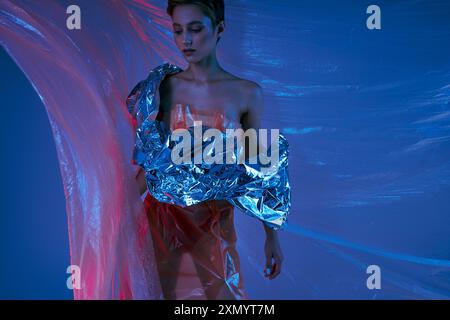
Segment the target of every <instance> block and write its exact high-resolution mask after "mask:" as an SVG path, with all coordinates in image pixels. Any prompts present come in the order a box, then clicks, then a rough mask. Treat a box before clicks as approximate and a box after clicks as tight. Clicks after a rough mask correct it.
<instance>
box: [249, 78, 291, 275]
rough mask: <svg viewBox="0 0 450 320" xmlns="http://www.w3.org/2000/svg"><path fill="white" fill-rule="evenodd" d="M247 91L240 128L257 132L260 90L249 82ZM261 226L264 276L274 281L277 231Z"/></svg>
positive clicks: (261, 103) (278, 256)
mask: <svg viewBox="0 0 450 320" xmlns="http://www.w3.org/2000/svg"><path fill="white" fill-rule="evenodd" d="M248 90H249V93H248V96H249V99H248V104H247V110H246V112H245V113H244V114H243V116H242V118H241V123H242V128H243V129H244V130H247V129H249V128H253V129H255V130H258V129H260V126H261V115H262V113H263V109H264V99H263V93H262V88H261V87H260V86H259V85H258V84H256V83H253V82H250V85H249V89H248ZM261 143H264V142H258V152H262V151H263V150H264V148H265V147H264V146H263V145H261ZM248 157H249V148H248V145H247V144H246V145H245V159H248ZM262 224H263V226H264V231H265V233H266V240H265V244H264V253H265V256H266V262H265V267H264V274H265V276H266V277H267V278H268V279H274V278H275V277H276V276H278V275H279V274H280V272H281V263H282V261H283V253H282V251H281V246H280V241H279V239H278V233H277V231H276V230H274V229H272V228H270V227H269V226H267V225H266V224H265V223H264V221H263V222H262Z"/></svg>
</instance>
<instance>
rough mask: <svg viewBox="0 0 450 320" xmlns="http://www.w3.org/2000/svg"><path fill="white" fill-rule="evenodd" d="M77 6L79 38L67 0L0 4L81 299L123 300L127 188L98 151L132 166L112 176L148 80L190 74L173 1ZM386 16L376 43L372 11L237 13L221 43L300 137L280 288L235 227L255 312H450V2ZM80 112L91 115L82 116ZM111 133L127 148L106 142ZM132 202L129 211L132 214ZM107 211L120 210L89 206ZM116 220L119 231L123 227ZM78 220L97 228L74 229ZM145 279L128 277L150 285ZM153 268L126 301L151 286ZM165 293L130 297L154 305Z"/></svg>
mask: <svg viewBox="0 0 450 320" xmlns="http://www.w3.org/2000/svg"><path fill="white" fill-rule="evenodd" d="M78 3H79V5H80V6H81V8H82V14H83V13H84V15H83V22H82V25H83V28H84V29H83V31H82V32H78V31H69V30H67V29H65V28H64V25H65V21H64V19H65V16H66V14H65V10H66V8H67V6H69V5H70V4H72V3H71V2H69V1H45V0H44V1H20V0H15V1H8V0H2V1H1V2H0V30H1V33H0V41H1V44H2V46H4V47H5V49H6V50H7V51H8V53H9V54H10V55H11V57H13V59H14V60H15V61H16V62H17V64H18V65H19V66H20V67H21V69H22V70H23V72H24V73H25V74H26V75H27V77H28V78H29V79H30V82H31V83H32V84H33V85H34V87H35V88H36V91H37V93H38V94H39V95H40V97H41V99H42V100H43V103H44V105H45V107H46V109H47V111H48V113H49V118H50V121H51V123H52V128H53V130H54V134H55V142H56V146H57V148H58V155H59V158H60V162H61V172H62V176H63V179H64V181H63V182H64V185H65V190H66V197H67V203H68V217H69V226H70V228H71V231H70V237H71V255H72V259H73V261H74V263H81V264H84V265H85V266H86V267H88V268H87V269H85V270H86V271H85V273H84V274H85V275H90V279H91V280H93V281H92V282H91V284H90V285H88V286H87V287H85V289H89V290H86V291H78V292H75V297H76V298H99V297H103V298H119V296H120V295H119V292H120V291H121V290H120V289H119V286H117V281H115V280H116V279H117V277H116V276H113V275H114V274H117V273H116V272H113V271H111V270H118V269H117V266H116V265H115V264H117V263H118V261H117V259H116V257H117V256H118V254H117V253H118V250H116V249H114V248H113V247H114V246H113V245H109V243H111V244H112V242H111V241H109V240H117V239H119V237H118V234H117V233H114V232H111V231H116V232H117V228H115V229H113V228H111V227H109V226H108V224H109V223H108V221H112V220H111V219H110V217H109V214H108V219H105V218H104V217H105V216H106V215H107V211H106V209H105V206H107V207H108V208H119V207H120V204H119V205H118V204H117V202H120V201H122V200H120V197H117V195H123V194H125V193H123V190H121V193H119V192H118V191H117V192H116V190H115V189H116V188H111V186H115V185H116V184H117V181H120V179H117V177H114V178H112V177H111V180H107V181H108V182H111V183H109V184H108V183H103V181H104V179H109V178H108V177H107V176H108V175H109V174H110V173H109V171H108V169H111V168H113V167H114V166H113V164H111V163H109V162H108V161H106V163H104V162H102V163H101V166H100V165H99V164H98V163H97V165H98V166H99V169H98V170H97V168H95V169H93V168H92V167H91V166H95V165H96V163H95V162H94V161H93V160H95V154H96V153H95V151H96V150H105V148H106V146H110V147H109V148H110V149H111V151H113V150H114V149H113V148H114V143H100V142H99V141H100V140H103V142H108V141H123V143H120V147H117V149H116V151H118V150H119V149H121V148H122V149H121V150H120V151H121V152H122V151H123V155H124V159H123V160H122V161H118V160H117V159H115V160H114V163H116V164H117V163H122V164H123V167H122V164H121V165H120V166H119V169H117V168H116V169H117V171H116V172H119V171H121V170H124V171H126V170H127V169H124V168H125V167H127V166H128V165H129V160H130V159H131V154H130V152H129V148H132V140H133V138H134V137H133V130H132V128H131V125H130V123H129V121H128V120H125V118H127V117H128V114H127V112H126V110H125V107H124V105H123V102H124V99H125V98H126V96H127V94H128V93H129V90H130V89H131V88H132V87H133V86H134V85H135V84H136V83H137V81H139V80H141V79H143V78H144V77H145V76H146V75H147V73H148V71H149V70H150V69H151V68H152V67H154V66H156V65H158V64H160V63H161V62H163V61H171V62H172V63H175V64H177V65H182V63H183V61H181V59H180V56H179V55H178V54H177V50H176V48H175V47H174V46H173V44H172V39H171V35H170V23H169V21H168V20H167V18H166V16H165V13H164V7H165V4H166V2H165V1H143V0H140V1H137V0H136V1H100V0H98V1H78ZM380 5H381V6H382V9H383V12H385V13H388V15H391V16H392V15H395V17H396V19H390V20H389V23H390V28H388V29H386V30H384V29H383V30H382V31H380V32H378V33H374V32H371V33H368V30H366V29H365V28H364V18H365V16H364V15H365V10H366V7H365V5H364V4H355V2H354V1H341V2H339V8H338V9H337V10H324V8H335V7H336V6H337V4H336V2H335V1H325V0H324V1H321V2H316V1H308V2H300V1H285V2H283V4H280V2H279V1H275V0H267V1H253V0H249V1H244V0H242V1H231V0H230V1H227V18H226V19H227V26H228V30H227V33H229V34H232V35H233V36H232V37H228V36H225V37H223V39H222V40H221V44H220V45H219V58H220V59H221V61H222V62H223V64H224V66H226V67H227V69H228V70H230V71H232V72H234V73H235V74H238V75H241V76H243V77H246V78H250V79H253V80H256V81H258V82H259V83H261V84H262V86H263V88H264V91H265V93H266V106H270V108H267V107H266V111H265V119H263V120H264V121H266V123H267V124H272V126H282V129H283V131H284V132H285V133H286V134H287V135H288V136H289V137H292V138H291V139H290V145H291V157H292V159H293V160H292V161H291V163H294V164H295V165H294V166H291V172H290V174H291V176H292V181H294V182H295V183H293V185H292V187H293V202H292V205H293V209H292V213H291V220H290V227H289V228H288V229H287V230H286V231H287V232H284V233H283V234H282V235H281V237H282V247H283V250H284V254H285V263H284V266H283V270H282V274H281V275H280V277H279V278H278V279H277V280H275V281H271V282H269V281H265V279H264V277H263V276H262V272H261V271H262V266H263V259H264V258H263V256H262V254H263V253H262V250H261V249H262V248H261V247H262V243H261V239H262V237H263V234H262V230H258V229H259V228H258V227H255V222H254V219H251V220H250V218H249V219H245V218H244V216H243V215H236V217H235V218H236V223H237V224H236V231H237V235H238V236H239V242H238V244H237V247H238V250H239V253H240V256H241V270H242V271H243V272H244V275H245V283H246V288H247V289H248V291H249V294H250V296H251V297H253V298H274V297H275V298H288V299H292V298H306V299H311V298H314V299H320V298H339V299H343V298H344V299H345V298H358V299H359V298H368V299H382V298H386V299H392V298H401V299H402V298H406V299H429V298H449V297H450V256H449V252H450V251H449V243H450V241H449V236H448V235H449V234H450V232H449V231H450V229H449V224H448V214H447V213H448V210H449V207H448V190H449V186H450V183H449V181H450V180H449V179H448V176H449V172H450V168H449V165H448V164H449V162H448V159H449V154H448V150H449V148H448V141H449V138H448V137H449V135H450V132H449V128H450V126H449V122H448V119H449V117H448V106H449V104H448V101H449V90H448V83H449V79H450V76H449V75H450V73H449V69H448V65H447V61H448V56H449V55H450V50H449V46H448V41H447V39H448V34H449V25H448V20H449V19H448V12H450V10H449V7H448V2H447V1H435V2H433V4H432V5H430V3H429V2H428V1H416V2H414V3H406V2H404V1H399V2H395V3H394V2H387V1H386V2H382V3H380ZM87 12H89V14H85V13H87ZM63 17H64V18H63ZM385 21H388V20H385ZM383 26H385V25H384V24H383ZM383 28H384V27H383ZM85 31H86V32H85ZM66 90H67V91H66ZM80 100H82V101H84V102H86V101H90V103H88V105H90V106H91V107H92V106H96V108H83V106H85V105H86V104H85V103H83V104H80V102H81V101H80ZM61 106H64V107H61ZM99 113H102V114H101V116H98V114H99ZM79 119H82V120H83V121H79ZM105 119H108V120H105ZM92 122H95V123H94V124H92ZM83 123H84V124H83ZM266 127H270V125H267V126H266ZM92 128H96V130H97V132H98V133H99V134H100V136H99V135H97V136H96V135H93V134H92V132H93V129H92ZM88 130H89V134H87V133H84V134H82V133H83V132H85V131H88ZM112 132H115V134H116V135H117V136H116V137H113V138H112V137H110V135H108V134H107V133H111V135H114V134H112ZM118 132H120V134H119V133H118ZM102 133H103V134H102ZM93 137H94V138H95V139H93ZM96 140H98V141H97V142H95V141H96ZM92 144H95V146H92ZM110 149H108V150H110ZM118 153H120V152H118ZM430 155H433V156H430ZM114 156H117V155H114ZM102 158H103V157H102ZM125 158H126V159H125ZM103 168H105V169H103ZM129 170H136V168H135V167H131V168H130V169H129ZM94 171H95V172H96V174H97V177H96V178H95V181H94V178H93V177H92V175H91V174H92V173H93V172H94ZM110 171H111V170H110ZM123 176H124V177H125V176H128V172H127V173H126V174H124V175H123ZM93 190H95V194H92V193H91V191H93ZM110 190H112V191H113V192H115V193H116V194H115V195H113V194H108V192H109V191H110ZM114 196H116V197H114ZM133 197H135V196H131V197H128V196H127V197H126V198H127V199H129V200H130V203H135V202H134V199H133ZM103 198H104V199H111V200H112V202H109V203H107V202H105V201H94V200H93V199H97V200H101V199H103ZM124 198H125V197H124ZM118 199H119V200H118ZM430 204H431V206H430ZM92 208H95V210H91V209H92ZM132 211H133V210H131V212H132ZM93 212H95V214H91V213H93ZM112 212H115V213H116V215H112V216H113V217H114V221H115V222H117V221H118V220H119V218H118V217H117V216H118V215H120V216H121V217H126V216H127V214H129V213H127V212H125V211H123V212H121V211H119V210H115V209H114V210H112ZM76 214H79V215H80V216H82V217H84V216H85V217H86V218H90V219H80V220H77V221H78V223H75V220H73V217H74V215H76ZM136 216H139V217H140V218H141V216H140V215H139V214H136ZM140 218H139V219H140ZM100 221H106V222H107V223H103V224H102V225H101V226H102V228H103V230H104V231H103V232H102V231H101V230H96V229H95V228H93V229H92V228H91V230H90V229H89V228H88V229H86V230H85V231H83V230H82V228H83V223H86V225H88V226H89V225H91V226H96V225H97V223H98V222H100ZM138 225H139V224H138ZM115 226H117V225H115ZM108 228H109V229H108ZM88 230H89V232H88ZM133 230H136V229H134V227H130V229H129V230H128V231H131V233H130V234H129V235H128V236H129V237H130V238H128V236H127V239H128V240H127V241H131V239H132V237H133V233H134V232H133ZM106 231H108V233H107V232H106ZM142 231H143V232H142V233H144V231H145V229H144V228H143V229H142ZM99 234H102V235H106V234H108V235H109V236H108V242H107V243H106V245H105V246H102V253H100V255H98V252H96V250H97V249H98V248H100V245H99V243H97V242H96V240H98V242H103V241H106V240H105V238H106V236H103V237H98V235H99ZM139 234H140V233H139ZM115 243H116V244H117V243H118V242H117V241H115ZM145 244H147V245H148V243H147V242H145ZM129 245H130V248H132V245H131V244H129ZM83 247H84V248H85V249H84V250H85V251H83V250H82V248H83ZM135 252H136V251H135ZM145 252H147V251H145ZM128 254H130V253H129V252H128ZM82 257H83V258H82ZM149 258H151V257H150V256H149ZM152 261H154V260H150V264H151V262H152ZM371 264H376V265H379V266H380V267H381V268H382V290H368V288H367V286H366V279H367V276H368V275H367V273H366V268H367V266H368V265H371ZM136 265H138V264H135V265H134V267H136ZM154 268H155V269H156V266H154ZM139 269H140V268H136V269H134V268H131V269H130V270H129V271H128V273H129V274H135V275H139V274H141V275H143V274H145V272H136V270H139ZM150 269H151V267H150ZM155 269H151V271H153V273H150V274H151V277H149V278H147V279H145V278H143V277H140V278H139V277H137V279H140V280H142V279H145V280H144V281H143V282H140V280H139V281H137V282H134V283H132V282H130V283H129V286H124V287H122V289H124V290H123V292H130V291H131V292H138V291H139V290H138V289H137V288H141V289H142V288H144V287H145V286H146V285H149V284H150V285H151V284H152V283H153V282H152V281H153V280H155V281H156V280H157V279H156V278H155V277H156V273H155V272H154V271H155ZM141 270H142V269H141ZM86 272H87V273H86ZM98 275H100V276H98ZM113 279H114V280H113ZM125 279H126V278H125ZM145 281H148V282H146V283H144V282H145ZM113 283H114V285H113ZM125 288H127V289H126V290H125ZM128 288H129V289H130V290H128ZM158 290H159V289H156V288H153V289H149V290H148V291H143V292H141V294H134V295H131V294H123V295H122V297H131V296H132V297H156V296H159V291H158Z"/></svg>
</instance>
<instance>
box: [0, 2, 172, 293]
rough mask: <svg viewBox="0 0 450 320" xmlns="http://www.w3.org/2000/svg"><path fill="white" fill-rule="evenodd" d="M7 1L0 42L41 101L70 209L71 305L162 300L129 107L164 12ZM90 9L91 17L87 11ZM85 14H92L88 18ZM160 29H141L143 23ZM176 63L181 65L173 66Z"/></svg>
mask: <svg viewBox="0 0 450 320" xmlns="http://www.w3.org/2000/svg"><path fill="white" fill-rule="evenodd" d="M71 4H72V3H71V2H70V1H52V0H44V1H9V0H5V1H1V2H0V28H1V29H0V30H1V36H0V41H1V44H2V46H3V47H4V48H5V49H6V51H7V52H8V53H9V54H10V55H11V57H12V58H13V59H14V60H15V61H16V63H17V64H18V65H19V67H20V68H21V69H22V70H23V72H24V73H25V75H26V76H27V77H28V79H29V80H30V82H31V83H32V84H33V86H34V88H35V90H36V92H37V93H38V94H39V96H40V98H41V100H42V102H43V104H44V106H45V108H46V110H47V113H48V117H49V120H50V123H51V127H52V130H53V135H54V139H55V144H56V148H57V153H58V157H59V161H60V170H61V175H62V179H63V184H64V192H65V196H66V203H67V205H66V206H67V217H68V226H69V238H70V256H71V264H72V265H76V266H79V267H80V271H81V274H80V278H81V290H79V289H74V298H75V299H158V298H161V288H160V285H159V279H158V276H157V272H156V264H155V259H154V252H153V246H152V241H151V235H150V232H149V228H148V222H147V219H146V215H145V211H144V207H143V204H142V201H141V199H140V196H139V191H138V189H137V185H136V181H135V179H134V172H135V171H136V166H133V165H132V164H131V156H132V154H131V151H130V150H132V146H133V143H134V131H133V128H132V125H131V121H130V117H129V114H128V112H127V110H126V107H125V99H126V97H127V95H128V93H129V90H130V89H131V88H132V87H133V86H134V85H135V83H136V81H137V79H139V78H141V77H142V76H143V75H144V74H145V73H146V71H147V72H148V70H149V69H150V66H151V65H152V64H154V63H155V62H156V61H159V59H160V57H161V55H163V56H164V58H169V57H170V56H171V53H172V52H174V50H173V49H172V48H171V49H170V50H169V48H167V47H164V45H163V43H162V42H161V41H159V40H158V41H156V39H161V38H162V40H163V42H165V43H168V42H169V41H168V40H167V39H168V37H167V36H166V35H165V34H164V33H162V32H161V30H160V29H159V26H160V25H165V26H166V27H167V22H168V21H167V20H164V19H163V18H162V16H163V10H162V9H160V8H157V7H155V6H153V5H151V4H147V3H145V2H143V1H79V2H78V3H77V4H78V5H79V6H80V7H81V8H82V10H81V13H82V15H83V20H82V30H69V29H68V28H66V27H65V25H66V23H65V19H66V17H67V16H68V15H67V14H66V9H67V7H68V6H69V5H71ZM87 8H88V9H87ZM88 12H89V14H87V13H88ZM150 18H151V19H153V20H154V21H155V25H154V27H153V28H152V27H150V28H146V30H144V29H145V28H143V25H144V24H147V21H148V20H147V19H150ZM175 60H176V58H175Z"/></svg>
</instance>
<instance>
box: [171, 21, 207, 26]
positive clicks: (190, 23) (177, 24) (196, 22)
mask: <svg viewBox="0 0 450 320" xmlns="http://www.w3.org/2000/svg"><path fill="white" fill-rule="evenodd" d="M192 24H203V22H202V21H198V20H195V21H191V22H189V23H188V26H189V25H192ZM172 26H181V24H179V23H174V24H172Z"/></svg>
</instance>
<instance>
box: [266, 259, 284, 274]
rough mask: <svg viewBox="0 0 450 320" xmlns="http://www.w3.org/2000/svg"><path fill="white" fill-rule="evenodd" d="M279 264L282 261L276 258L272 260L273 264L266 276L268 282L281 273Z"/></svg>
mask: <svg viewBox="0 0 450 320" xmlns="http://www.w3.org/2000/svg"><path fill="white" fill-rule="evenodd" d="M281 262H282V259H280V258H278V257H275V258H274V262H273V264H272V265H271V268H270V271H271V272H270V273H269V274H268V276H267V277H268V278H269V279H270V280H272V279H274V278H276V277H277V276H278V275H279V274H280V272H281Z"/></svg>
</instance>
